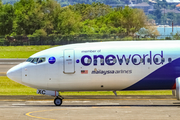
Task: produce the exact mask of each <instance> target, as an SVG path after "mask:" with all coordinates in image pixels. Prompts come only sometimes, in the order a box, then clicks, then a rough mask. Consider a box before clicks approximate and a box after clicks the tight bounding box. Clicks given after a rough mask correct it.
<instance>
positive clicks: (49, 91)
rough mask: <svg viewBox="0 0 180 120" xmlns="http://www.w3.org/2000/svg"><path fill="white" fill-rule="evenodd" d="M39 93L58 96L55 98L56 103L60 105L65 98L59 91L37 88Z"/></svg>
mask: <svg viewBox="0 0 180 120" xmlns="http://www.w3.org/2000/svg"><path fill="white" fill-rule="evenodd" d="M37 94H41V95H49V96H54V97H56V98H55V99H54V104H55V105H56V106H60V105H61V104H62V100H63V99H64V98H63V97H62V96H61V95H59V92H58V91H51V90H43V89H37Z"/></svg>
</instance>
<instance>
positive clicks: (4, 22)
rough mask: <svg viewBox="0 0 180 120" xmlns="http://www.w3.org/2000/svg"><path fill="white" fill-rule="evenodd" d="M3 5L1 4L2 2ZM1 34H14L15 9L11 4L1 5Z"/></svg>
mask: <svg viewBox="0 0 180 120" xmlns="http://www.w3.org/2000/svg"><path fill="white" fill-rule="evenodd" d="M0 3H1V2H0ZM0 6H1V8H0V28H1V29H0V34H1V35H7V34H10V33H11V32H12V27H13V20H14V7H13V6H12V5H10V4H5V5H2V4H0Z"/></svg>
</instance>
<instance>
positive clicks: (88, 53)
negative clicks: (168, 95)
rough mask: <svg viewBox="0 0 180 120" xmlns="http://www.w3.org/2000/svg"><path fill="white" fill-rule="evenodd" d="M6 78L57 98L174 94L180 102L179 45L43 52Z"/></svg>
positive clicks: (106, 45)
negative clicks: (68, 95) (145, 92)
mask: <svg viewBox="0 0 180 120" xmlns="http://www.w3.org/2000/svg"><path fill="white" fill-rule="evenodd" d="M7 77H8V78H10V79H11V80H13V81H16V82H18V83H20V84H23V85H26V86H29V87H32V88H36V89H37V94H43V95H50V96H54V97H55V99H54V104H55V105H56V106H60V105H61V104H62V102H63V101H62V100H63V99H64V98H63V97H62V96H61V95H60V94H59V92H64V91H113V92H114V94H115V95H116V96H117V94H116V91H128V90H129V91H133V90H134V91H137V90H172V91H173V95H176V97H177V99H178V100H180V41H178V40H170V41H112V42H92V43H76V44H69V45H63V46H58V47H54V48H50V49H46V50H43V51H40V52H38V53H36V54H34V55H32V56H30V57H29V58H28V59H27V60H26V61H25V62H23V63H20V64H18V65H16V66H14V67H13V68H11V69H10V70H8V72H7Z"/></svg>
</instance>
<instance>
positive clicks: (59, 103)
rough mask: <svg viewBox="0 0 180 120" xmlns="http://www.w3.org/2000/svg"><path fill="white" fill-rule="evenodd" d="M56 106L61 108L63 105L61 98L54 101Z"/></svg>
mask: <svg viewBox="0 0 180 120" xmlns="http://www.w3.org/2000/svg"><path fill="white" fill-rule="evenodd" d="M54 104H55V105H56V106H61V104H62V99H61V98H59V97H57V98H55V99H54Z"/></svg>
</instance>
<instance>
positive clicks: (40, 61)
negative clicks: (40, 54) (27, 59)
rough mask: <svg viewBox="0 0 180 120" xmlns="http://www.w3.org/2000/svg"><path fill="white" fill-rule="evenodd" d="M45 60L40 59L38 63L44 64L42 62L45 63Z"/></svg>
mask: <svg viewBox="0 0 180 120" xmlns="http://www.w3.org/2000/svg"><path fill="white" fill-rule="evenodd" d="M45 60H46V59H45V58H39V61H38V63H42V62H45Z"/></svg>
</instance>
